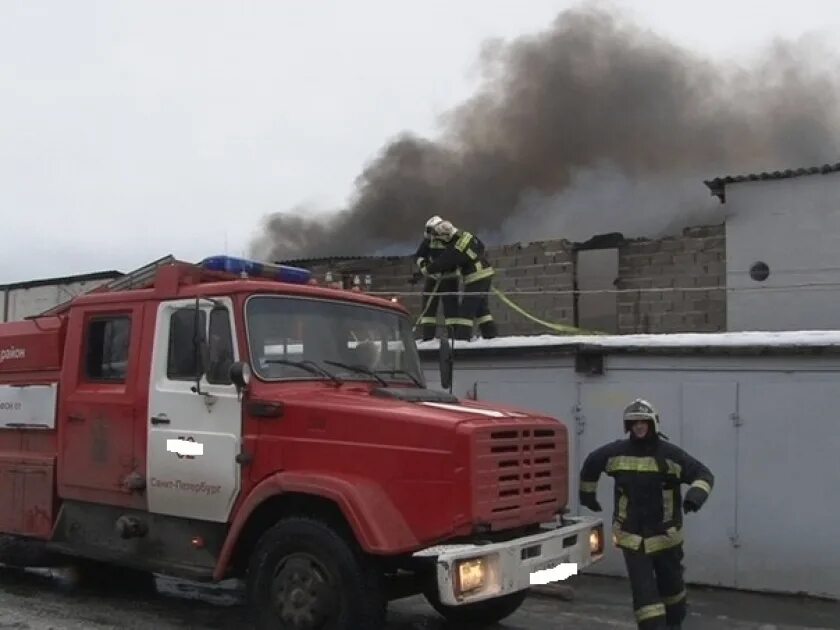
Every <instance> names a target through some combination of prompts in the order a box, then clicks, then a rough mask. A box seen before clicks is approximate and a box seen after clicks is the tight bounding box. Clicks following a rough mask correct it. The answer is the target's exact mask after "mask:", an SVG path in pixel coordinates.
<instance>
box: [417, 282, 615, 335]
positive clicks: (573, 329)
mask: <svg viewBox="0 0 840 630" xmlns="http://www.w3.org/2000/svg"><path fill="white" fill-rule="evenodd" d="M440 281H441V279H440V278H438V279H437V282H435V286H434V288H433V289H432V291H431V292H430V293H429V298H428V299H427V300H426V305H425V306H424V307H423V312H422V313H420V315H419V316H418V317H417V321H416V322H415V323H414V327H413V329H412V330H416V328H417V326H419V325H420V320H422V319H423V318H424V317H425V316H426V312H427V311H428V310H429V305H430V304H431V303H432V299H433V298H434V297H435V294H436V293H437V290H438V287H439V286H440ZM492 291H493V293H494V294H495V295H496V297H498V298H499V299H500V300H501V301H502V302H503V303H504V304H506V305H507V306H508V307H509V308H511V309H513V310H514V311H516V312H517V313H519V314H520V315H522V316H523V317H525V318H526V319H530V320H531V321H532V322H534V323H537V324H540V325H541V326H545V327H546V328H548V329H550V330H553V331H555V332H560V333H564V334H568V335H603V334H604V333H602V332H599V331H594V330H586V329H584V328H578V327H577V326H569V325H567V324H555V323H552V322H547V321H545V320H543V319H540V318H538V317H536V316H535V315H532V314H531V313H529V312H528V311H526V310H525V309H523V308H522V307H521V306H519V305H518V304H516V303H515V302H514V301H513V300H511V299H510V298H509V297H508V296H507V295H505V293H504V292H502V291H500V290H499V289H497V288H496V287H493V288H492Z"/></svg>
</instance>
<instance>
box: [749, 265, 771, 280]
mask: <svg viewBox="0 0 840 630" xmlns="http://www.w3.org/2000/svg"><path fill="white" fill-rule="evenodd" d="M769 275H770V267H768V266H767V263H766V262H762V261H758V262H755V263H753V264H752V267H750V278H752V279H753V280H755V281H756V282H764V281H765V280H767V278H768V276H769Z"/></svg>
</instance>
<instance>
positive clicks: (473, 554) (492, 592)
mask: <svg viewBox="0 0 840 630" xmlns="http://www.w3.org/2000/svg"><path fill="white" fill-rule="evenodd" d="M604 547H605V543H604V528H603V523H602V521H601V520H600V519H593V518H582V517H575V518H569V517H566V518H565V519H564V523H562V524H560V523H556V524H555V523H550V524H545V525H543V526H542V531H541V532H540V533H538V534H533V535H531V536H525V537H522V538H515V539H513V540H508V541H505V542H501V543H492V544H461V545H439V546H436V547H429V548H428V549H423V550H421V551H418V552H416V553H415V554H414V556H415V557H418V558H435V560H436V576H437V590H438V596H439V598H440V602H441V603H442V604H445V605H448V606H460V605H463V604H471V603H473V602H477V601H481V600H485V599H491V598H494V597H500V596H502V595H508V594H510V593H515V592H517V591H521V590H524V589H527V588H528V587H530V586H531V584H532V582H531V575H532V574H535V573H538V572H540V571H547V570H549V569H552V568H555V567H557V566H558V565H561V564H573V565H576V567H575V571H574V572H571V573H570V574H574V573H576V572H577V571H579V570H580V569H583V568H584V567H587V566H589V565H591V564H593V563H595V562H598V561H599V560H601V558H603V554H604ZM560 579H565V578H560ZM552 581H554V580H552Z"/></svg>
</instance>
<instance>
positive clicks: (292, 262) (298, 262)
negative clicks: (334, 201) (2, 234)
mask: <svg viewBox="0 0 840 630" xmlns="http://www.w3.org/2000/svg"><path fill="white" fill-rule="evenodd" d="M406 255H409V254H406ZM406 255H403V256H319V257H314V258H292V259H289V260H275V261H274V263H273V264H275V265H289V266H292V267H301V266H304V265H322V264H326V263H333V264H334V263H355V262H384V261H389V262H390V261H394V260H402V259H404V258H405V257H406Z"/></svg>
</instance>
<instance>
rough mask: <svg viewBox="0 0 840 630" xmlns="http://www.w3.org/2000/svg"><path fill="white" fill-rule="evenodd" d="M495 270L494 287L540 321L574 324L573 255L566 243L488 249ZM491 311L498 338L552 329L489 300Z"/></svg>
mask: <svg viewBox="0 0 840 630" xmlns="http://www.w3.org/2000/svg"><path fill="white" fill-rule="evenodd" d="M488 259H489V261H490V264H491V265H493V267H494V269H496V276H495V278H494V282H493V285H494V287H495V288H497V289H499V290H500V291H501V292H502V293H504V294H505V296H506V297H507V298H508V299H509V300H511V301H512V302H513V303H514V304H516V305H517V306H518V307H520V308H521V309H522V310H524V311H525V312H526V313H529V314H531V315H533V316H535V317H537V318H539V319H541V320H544V321H547V322H551V323H555V324H562V325H574V320H575V313H574V302H575V300H574V280H575V275H574V252H573V249H572V244H571V243H570V242H568V241H565V240H549V241H535V242H531V243H517V244H513V245H504V246H502V247H496V248H491V249H489V251H488ZM490 312H491V313H493V317H494V319H495V320H496V322H497V324H498V326H499V334H500V335H532V334H544V333H550V332H551V330H549V329H547V328H545V327H544V326H542V325H540V324H537V323H535V322H533V321H532V320H530V319H528V318H527V317H526V316H524V315H523V314H522V313H519V312H517V311H516V310H514V309H513V308H511V307H510V306H509V305H507V304H505V303H504V302H503V301H502V300H501V299H499V297H497V296H496V295H493V296H491V298H490Z"/></svg>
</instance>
